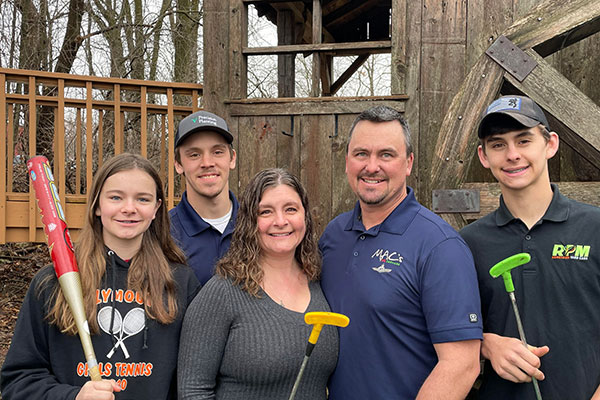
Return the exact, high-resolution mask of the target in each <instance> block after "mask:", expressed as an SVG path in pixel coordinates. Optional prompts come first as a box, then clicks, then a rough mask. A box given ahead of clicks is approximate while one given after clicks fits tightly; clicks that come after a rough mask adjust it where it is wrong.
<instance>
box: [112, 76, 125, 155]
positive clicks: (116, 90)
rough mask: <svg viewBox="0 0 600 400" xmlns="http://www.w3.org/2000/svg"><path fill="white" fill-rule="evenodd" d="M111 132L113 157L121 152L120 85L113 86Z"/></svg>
mask: <svg viewBox="0 0 600 400" xmlns="http://www.w3.org/2000/svg"><path fill="white" fill-rule="evenodd" d="M113 109H114V113H113V130H114V134H115V137H114V144H115V155H117V154H121V153H122V152H123V127H122V126H121V85H120V84H118V83H115V84H114V85H113Z"/></svg>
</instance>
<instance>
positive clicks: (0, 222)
mask: <svg viewBox="0 0 600 400" xmlns="http://www.w3.org/2000/svg"><path fill="white" fill-rule="evenodd" d="M0 87H1V88H2V90H0V170H2V169H4V167H5V166H6V137H7V136H8V135H10V137H12V135H13V132H12V130H11V131H10V132H7V131H6V75H4V74H0ZM11 109H12V107H11ZM10 151H11V152H12V151H13V149H12V148H10ZM10 164H11V165H10V170H9V171H12V157H10ZM8 177H9V179H12V174H10V175H8ZM4 243H6V174H4V173H1V174H0V244H4Z"/></svg>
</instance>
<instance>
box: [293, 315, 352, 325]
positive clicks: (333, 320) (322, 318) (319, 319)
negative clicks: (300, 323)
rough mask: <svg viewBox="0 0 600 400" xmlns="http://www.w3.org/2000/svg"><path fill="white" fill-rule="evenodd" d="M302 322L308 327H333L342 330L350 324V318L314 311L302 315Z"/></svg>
mask: <svg viewBox="0 0 600 400" xmlns="http://www.w3.org/2000/svg"><path fill="white" fill-rule="evenodd" d="M304 322H306V323H307V324H308V325H316V324H320V325H335V326H341V327H342V328H344V327H346V326H348V324H349V323H350V318H348V317H346V316H345V315H344V314H338V313H333V312H324V311H315V312H309V313H306V314H304Z"/></svg>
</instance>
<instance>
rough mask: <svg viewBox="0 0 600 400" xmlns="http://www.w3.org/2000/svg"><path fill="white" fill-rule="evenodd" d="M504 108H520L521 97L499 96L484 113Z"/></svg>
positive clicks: (503, 109)
mask: <svg viewBox="0 0 600 400" xmlns="http://www.w3.org/2000/svg"><path fill="white" fill-rule="evenodd" d="M505 110H519V111H520V110H521V99H519V98H518V97H501V98H499V99H498V100H496V101H494V102H493V103H492V104H490V106H489V107H488V109H487V111H486V112H485V113H486V114H489V113H494V112H498V111H505Z"/></svg>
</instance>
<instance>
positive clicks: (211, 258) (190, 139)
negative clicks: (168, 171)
mask: <svg viewBox="0 0 600 400" xmlns="http://www.w3.org/2000/svg"><path fill="white" fill-rule="evenodd" d="M232 143H233V135H232V134H231V132H230V131H229V128H228V127H227V123H226V122H225V121H224V120H223V119H222V118H221V117H218V116H217V115H215V114H212V113H210V112H207V111H197V112H195V113H193V114H191V115H188V116H187V117H185V118H184V119H182V120H181V122H180V123H179V126H178V127H177V134H176V135H175V169H176V170H177V172H178V173H179V174H183V175H184V176H185V182H186V191H185V192H184V193H183V195H182V196H181V201H180V202H179V204H178V205H177V206H176V207H175V208H173V209H172V210H171V211H170V212H169V215H170V217H171V234H172V235H173V237H174V238H175V240H176V241H177V243H178V244H179V246H180V247H181V248H182V249H183V251H184V253H185V255H186V257H187V259H188V264H189V266H190V267H192V269H193V270H194V272H195V273H196V276H197V277H198V280H199V281H200V283H202V284H203V285H204V284H205V283H206V282H207V281H208V280H209V279H210V278H211V277H212V275H213V272H214V265H215V263H216V262H217V260H218V259H219V258H221V257H222V256H223V255H224V254H225V253H226V252H227V250H228V249H229V243H230V242H231V235H232V233H233V228H234V225H235V217H236V215H237V211H238V202H237V200H236V198H235V196H234V195H233V193H232V192H231V191H229V171H231V170H233V169H234V168H235V161H236V153H235V150H234V149H233V145H232Z"/></svg>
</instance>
